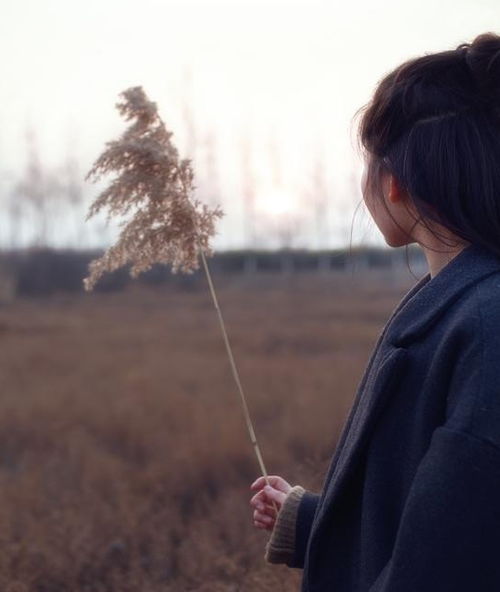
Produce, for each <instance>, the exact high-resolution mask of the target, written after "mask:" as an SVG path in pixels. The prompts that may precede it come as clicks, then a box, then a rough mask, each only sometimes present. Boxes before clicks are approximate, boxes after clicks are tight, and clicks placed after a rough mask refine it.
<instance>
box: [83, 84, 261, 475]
mask: <svg viewBox="0 0 500 592" xmlns="http://www.w3.org/2000/svg"><path fill="white" fill-rule="evenodd" d="M120 96H121V97H122V99H123V100H122V102H120V103H118V104H117V105H116V107H117V109H118V110H119V112H120V114H121V115H122V116H123V117H124V118H125V119H126V120H127V121H129V120H133V123H132V124H131V125H130V127H129V128H128V129H127V130H126V131H125V132H124V133H123V135H122V136H121V138H120V139H118V140H114V141H111V142H108V143H107V144H106V148H105V150H104V152H103V153H102V154H101V155H100V156H99V158H98V159H97V160H96V161H95V163H94V165H93V166H92V168H91V170H90V171H89V173H88V174H87V177H86V179H90V180H92V181H98V180H100V179H101V177H102V176H103V175H107V174H109V173H114V174H115V175H116V177H115V178H114V179H113V180H112V181H111V183H110V185H109V186H108V187H107V188H106V189H104V191H102V193H101V194H100V195H99V196H98V197H97V198H96V200H95V201H94V202H93V203H92V205H91V206H90V210H89V213H88V216H87V219H89V218H91V217H92V216H94V215H96V214H97V213H98V212H100V211H101V210H103V209H107V210H108V220H109V219H111V218H113V217H119V218H120V226H121V232H120V235H119V237H118V240H117V242H116V244H115V245H113V246H111V247H110V248H109V249H108V250H107V251H106V252H105V253H104V255H103V256H102V257H100V258H99V259H96V260H94V261H92V262H91V264H90V266H89V271H90V273H89V276H88V277H87V278H85V280H84V285H85V288H86V290H92V289H93V287H94V286H95V284H96V282H97V281H98V280H99V278H100V277H101V276H102V275H103V274H104V273H106V272H110V271H114V270H116V269H118V268H119V267H122V266H123V265H126V264H130V265H131V268H130V273H131V275H132V276H133V277H136V276H137V275H138V274H139V273H141V272H144V271H147V270H148V269H150V268H151V267H152V266H153V264H155V263H166V264H170V265H171V266H172V271H173V272H174V273H176V272H177V271H179V270H180V271H183V272H185V273H192V272H193V271H194V270H195V269H198V268H199V263H198V254H199V255H200V257H201V260H202V263H203V269H204V271H205V274H206V276H207V280H208V285H209V288H210V293H211V295H212V300H213V304H214V307H215V309H216V311H217V316H218V319H219V324H220V327H221V330H222V335H223V338H224V344H225V346H226V351H227V355H228V358H229V363H230V365H231V370H232V374H233V377H234V380H235V382H236V386H237V389H238V393H239V395H240V399H241V404H242V407H243V414H244V416H245V422H246V425H247V429H248V433H249V435H250V441H251V443H252V446H253V448H254V452H255V455H256V457H257V461H258V463H259V466H260V470H261V472H262V475H263V476H264V478H265V479H266V482H267V483H269V481H268V473H267V470H266V467H265V464H264V460H263V458H262V454H261V451H260V448H259V445H258V443H257V438H256V436H255V430H254V427H253V422H252V419H251V417H250V411H249V409H248V404H247V400H246V397H245V393H244V391H243V387H242V384H241V380H240V377H239V373H238V369H237V366H236V363H235V360H234V356H233V352H232V349H231V345H230V343H229V338H228V335H227V331H226V327H225V323H224V319H223V317H222V312H221V309H220V307H219V303H218V300H217V295H216V292H215V288H214V283H213V280H212V276H211V274H210V271H209V268H208V263H207V258H206V255H211V254H212V250H211V248H210V245H209V240H210V238H211V237H212V236H214V234H215V222H216V220H217V219H218V218H220V217H221V216H222V215H223V212H222V210H221V209H220V208H219V207H216V208H212V209H211V208H209V207H208V206H206V205H204V204H201V203H200V202H199V201H198V200H193V199H192V192H193V190H194V189H195V186H194V185H193V180H194V173H193V170H192V167H191V161H190V160H189V159H183V160H179V155H178V151H177V149H176V147H175V146H174V144H173V143H172V142H171V137H172V135H173V134H172V132H170V131H168V130H167V129H166V127H165V124H164V123H163V121H162V119H161V118H160V116H159V114H158V110H157V107H156V104H155V103H153V102H151V101H149V99H148V98H147V96H146V94H145V93H144V91H143V89H142V87H133V88H129V89H127V90H126V91H124V92H122V93H121V95H120Z"/></svg>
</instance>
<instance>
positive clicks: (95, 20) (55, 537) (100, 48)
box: [0, 0, 500, 592]
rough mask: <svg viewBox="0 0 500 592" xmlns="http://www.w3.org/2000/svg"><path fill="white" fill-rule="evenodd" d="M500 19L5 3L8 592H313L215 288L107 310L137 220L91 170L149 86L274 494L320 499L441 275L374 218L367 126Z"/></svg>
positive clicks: (285, 0) (386, 7) (139, 291)
mask: <svg viewBox="0 0 500 592" xmlns="http://www.w3.org/2000/svg"><path fill="white" fill-rule="evenodd" d="M499 28H500V6H499V5H498V2H497V0H475V1H474V2H473V1H472V0H443V1H441V2H435V1H431V0H421V1H420V2H418V3H416V2H405V3H402V2H397V1H395V0H394V1H393V0H383V1H382V2H379V3H373V2H369V1H367V0H365V1H363V0H359V1H356V2H350V3H346V2H340V1H337V0H307V1H306V0H295V1H293V0H231V1H229V0H228V1H215V0H206V1H202V0H197V1H195V0H182V1H180V0H179V1H175V0H141V1H140V2H139V1H138V0H99V1H98V0H86V1H85V2H80V1H77V0H44V2H37V1H36V0H1V2H0V52H1V55H2V56H3V59H2V60H1V61H0V81H1V83H0V105H1V110H0V348H1V349H0V353H1V359H2V371H1V372H0V381H1V386H2V389H1V393H2V395H1V397H0V590H5V591H6V592H24V591H29V592H31V591H36V592H62V591H66V590H68V591H69V590H71V591H73V590H74V591H92V592H94V591H95V592H101V591H102V592H104V591H106V592H107V591H115V590H116V591H118V590H119V591H121V592H126V591H130V592H137V591H141V592H156V591H160V590H162V591H165V590H166V591H170V590H207V591H208V590H210V591H215V592H217V591H219V590H220V591H233V590H234V591H236V590H248V591H254V590H271V589H272V590H290V589H297V588H298V583H299V580H300V574H299V573H294V572H292V571H290V570H287V569H286V568H282V567H280V566H272V567H271V566H268V565H266V564H265V563H264V561H263V553H264V546H265V542H266V536H265V534H263V533H262V532H256V531H254V529H253V528H252V525H251V512H250V508H249V506H248V499H249V497H250V494H249V490H248V488H249V485H250V483H251V482H252V481H253V479H254V478H256V476H257V475H258V466H257V464H256V462H255V460H254V458H253V453H252V450H251V446H250V444H249V443H248V441H247V435H246V432H245V424H244V420H243V417H242V413H241V411H240V408H239V402H238V399H237V393H236V390H235V387H234V385H233V382H232V377H231V374H230V369H229V365H228V362H227V358H226V354H225V351H224V346H223V342H222V337H221V335H220V331H219V328H218V325H217V319H216V316H215V312H214V310H213V308H212V304H211V301H210V297H209V293H208V290H207V286H206V282H205V279H204V277H203V276H201V275H200V274H198V273H196V274H194V275H192V276H181V275H173V274H171V272H170V271H169V269H167V268H163V267H155V268H153V269H152V270H151V271H150V272H148V273H147V274H145V275H143V276H141V278H139V280H136V281H133V282H132V281H131V280H129V278H128V274H127V270H126V269H125V270H121V271H119V272H116V273H114V274H112V275H109V276H107V277H106V278H104V279H103V280H102V282H101V283H100V284H99V286H98V289H97V290H96V292H95V293H92V294H85V293H83V291H82V278H83V277H84V275H85V274H86V270H87V265H88V263H89V261H90V260H91V259H92V258H93V257H95V256H96V255H97V254H99V253H100V252H101V251H102V249H104V248H106V247H107V246H109V245H111V244H112V243H113V241H114V240H115V238H116V236H117V232H118V228H117V226H116V224H113V223H110V224H106V220H105V219H104V218H103V217H98V218H95V219H92V220H91V221H88V222H85V216H86V212H87V210H88V207H89V204H90V203H91V201H92V200H93V199H94V198H95V197H96V196H97V194H98V192H99V191H100V189H102V188H103V186H104V182H103V183H101V185H91V184H89V183H88V182H86V181H85V174H86V173H87V171H88V170H89V169H90V167H91V166H92V163H93V162H94V160H95V159H96V158H97V156H98V155H99V154H100V153H101V152H102V149H103V147H104V145H105V143H106V142H107V141H109V140H112V139H115V138H117V137H118V136H119V135H120V134H121V133H122V132H123V131H124V129H125V127H126V124H125V123H124V122H123V121H122V120H121V119H120V117H119V114H118V112H117V111H116V109H115V103H116V102H117V100H118V96H119V93H120V92H122V91H123V90H125V89H126V88H128V87H130V86H138V85H141V86H143V88H144V90H145V91H146V93H147V94H148V96H149V97H150V98H151V99H152V100H153V101H155V102H156V103H157V104H158V107H159V110H160V113H161V116H162V118H163V120H164V121H165V123H166V125H167V127H168V128H169V129H170V130H171V131H173V132H174V137H173V140H174V143H175V144H176V146H177V147H178V149H179V152H180V155H181V156H182V157H187V158H190V159H192V161H193V166H194V170H195V174H196V179H195V183H196V186H197V188H196V197H197V198H198V199H200V200H201V201H204V202H205V203H207V204H210V205H216V204H217V205H220V206H221V207H222V209H223V210H224V213H225V216H224V218H223V219H222V220H221V221H220V223H219V225H218V234H217V237H216V239H215V241H214V247H215V251H216V252H215V256H214V257H213V259H212V260H211V261H210V265H211V266H212V269H213V271H214V277H215V281H216V287H217V289H218V290H219V297H220V303H221V307H222V310H223V313H224V315H225V317H226V323H227V325H228V331H229V334H230V339H231V341H232V344H233V347H234V350H235V356H236V358H237V363H238V364H239V367H240V372H241V377H242V381H243V384H244V387H245V390H246V391H247V394H248V397H249V399H250V407H251V410H252V413H253V414H254V419H255V423H256V428H257V435H258V437H259V438H260V440H261V446H262V449H263V453H264V456H265V459H266V461H267V465H268V467H269V469H270V471H271V472H272V473H279V474H282V475H283V476H284V477H285V478H287V479H289V480H290V481H291V482H292V483H301V484H303V485H304V486H305V487H308V488H309V489H315V490H317V491H319V489H320V488H321V482H322V478H323V474H324V471H325V470H326V467H327V465H328V461H329V458H330V456H331V454H332V452H333V450H334V448H335V444H336V441H337V438H338V435H339V431H340V429H341V427H342V425H343V421H344V420H345V417H346V415H347V413H348V411H349V407H350V404H351V401H352V398H353V396H354V392H355V389H356V385H357V383H358V381H359V379H360V377H361V374H362V372H363V368H364V365H365V363H366V361H367V359H368V356H369V353H370V350H371V348H372V347H373V345H374V343H375V340H376V338H377V335H378V333H379V332H380V330H381V328H382V327H383V324H384V322H385V321H386V320H387V317H388V315H389V314H390V312H391V310H392V309H393V307H394V306H395V305H396V304H397V302H398V300H399V299H400V298H401V296H402V295H403V294H404V292H405V291H406V290H407V289H408V288H409V287H410V286H411V285H412V284H413V283H414V282H415V281H416V279H418V278H420V277H421V276H422V275H423V274H424V273H425V272H426V268H425V262H424V260H423V258H422V256H421V253H419V252H418V251H416V250H414V249H408V250H405V249H403V250H400V249H387V248H386V247H385V245H384V242H383V239H382V237H381V235H380V234H379V232H378V230H377V229H376V227H375V226H374V224H373V223H372V222H371V221H370V219H369V216H368V214H367V212H366V211H365V210H364V208H363V206H362V201H361V192H360V179H361V172H362V162H361V156H360V153H359V150H358V147H357V141H356V132H357V129H356V120H355V119H353V118H354V114H355V113H356V111H357V110H358V109H359V108H360V107H362V106H363V105H364V104H365V103H366V102H368V101H369V99H370V97H371V95H372V93H373V90H374V88H375V86H376V84H377V82H378V81H379V80H380V79H381V78H382V77H383V76H384V75H385V74H386V73H387V72H389V71H390V70H391V69H393V68H394V67H396V66H397V65H399V64H400V63H401V62H402V61H404V60H406V59H409V58H412V57H415V56H418V55H422V54H424V53H428V52H434V51H441V50H444V49H450V48H454V47H456V46H457V45H458V44H459V43H462V42H466V41H471V40H472V39H473V38H474V37H475V36H476V35H478V34H480V33H483V32H486V31H495V32H498V30H499Z"/></svg>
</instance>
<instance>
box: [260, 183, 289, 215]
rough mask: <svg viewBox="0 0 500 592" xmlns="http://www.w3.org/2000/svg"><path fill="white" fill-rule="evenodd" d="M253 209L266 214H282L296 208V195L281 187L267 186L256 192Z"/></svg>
mask: <svg viewBox="0 0 500 592" xmlns="http://www.w3.org/2000/svg"><path fill="white" fill-rule="evenodd" d="M255 209H256V210H257V212H258V213H260V214H264V215H267V216H272V217H279V216H283V215H285V214H290V213H292V212H295V211H296V210H297V209H298V204H297V197H296V195H295V194H294V192H292V191H289V190H287V189H285V188H283V187H267V188H265V189H263V190H261V191H259V192H258V193H257V196H256V199H255Z"/></svg>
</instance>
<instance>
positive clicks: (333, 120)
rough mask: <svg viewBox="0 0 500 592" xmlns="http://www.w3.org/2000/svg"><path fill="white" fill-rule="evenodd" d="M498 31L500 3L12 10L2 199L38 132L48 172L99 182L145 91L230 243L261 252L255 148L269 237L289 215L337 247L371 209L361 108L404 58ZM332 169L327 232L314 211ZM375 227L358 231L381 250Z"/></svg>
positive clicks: (302, 239) (108, 2)
mask: <svg viewBox="0 0 500 592" xmlns="http://www.w3.org/2000/svg"><path fill="white" fill-rule="evenodd" d="M485 31H495V32H499V31H500V2H499V0H445V1H439V0H419V1H418V2H401V1H400V0H399V1H396V0H380V2H373V1H351V2H338V1H335V0H303V1H299V0H296V1H290V0H289V1H286V0H281V1H278V0H248V1H245V0H232V1H226V2H223V1H218V2H216V1H211V0H205V1H201V0H198V1H194V0H182V1H174V0H85V1H81V0H43V1H42V0H0V52H1V55H2V59H1V60H0V105H1V106H2V109H1V112H0V179H1V180H2V182H1V184H0V187H3V191H4V192H5V191H7V190H8V187H9V183H10V182H11V181H10V179H13V178H15V177H16V175H18V174H20V173H21V172H22V169H23V167H24V166H25V162H26V154H25V146H26V144H25V135H26V129H27V127H28V126H31V127H32V128H33V129H34V130H35V132H36V138H37V146H38V149H39V152H40V154H41V158H42V161H43V163H44V164H45V165H46V166H47V167H58V166H60V165H61V164H62V163H63V162H64V160H65V159H66V158H67V157H68V155H70V156H73V157H75V158H77V160H78V161H79V163H80V166H81V170H82V175H83V174H84V173H85V172H86V171H87V170H88V169H89V168H90V165H91V164H92V162H93V160H94V159H95V158H96V157H97V156H98V154H99V153H100V152H101V150H102V148H103V145H104V142H106V141H107V140H111V139H113V138H115V137H116V136H117V135H118V134H119V133H121V131H123V129H124V126H125V124H124V123H123V122H122V121H121V120H120V118H119V116H118V114H117V112H116V111H115V109H114V104H115V103H116V101H117V98H118V94H119V93H120V92H121V91H123V90H125V89H126V88H128V87H129V86H136V85H142V86H143V87H144V89H145V90H146V92H147V93H148V95H149V97H150V98H151V99H152V100H154V101H156V102H157V103H158V106H159V108H160V111H161V115H162V117H163V119H164V121H165V122H166V124H167V126H168V127H169V128H170V129H171V130H172V131H173V132H174V141H175V142H176V144H177V146H178V148H179V150H180V152H181V155H182V156H187V157H190V158H193V160H194V164H195V173H196V175H197V180H198V185H200V186H201V185H203V188H204V197H207V196H208V197H211V196H213V195H217V196H218V197H219V198H220V202H221V205H222V207H223V209H224V210H225V212H226V216H225V218H224V220H223V221H222V222H221V223H220V225H219V236H218V237H217V241H216V246H218V247H230V248H233V247H239V246H242V245H244V244H245V243H246V242H247V241H248V232H249V231H248V228H247V226H246V225H245V223H244V221H243V199H242V195H243V193H244V179H245V174H244V173H242V162H243V150H244V148H243V147H244V146H245V145H246V146H247V149H248V150H249V153H250V154H251V158H250V161H249V164H248V167H247V173H246V175H247V178H248V175H249V174H250V173H249V172H248V171H251V174H252V175H253V176H254V177H255V201H256V205H255V208H256V210H257V211H258V214H259V218H258V219H257V222H256V225H257V227H258V228H257V229H256V232H257V234H259V235H260V236H261V237H262V236H265V235H266V233H268V234H269V235H271V234H273V232H274V231H275V229H276V227H277V226H278V225H279V224H281V223H282V220H284V219H285V220H290V221H291V222H292V228H293V229H294V230H293V232H294V238H293V241H292V242H293V244H295V245H296V246H310V247H315V246H320V245H321V244H322V245H323V246H335V245H338V244H340V243H341V242H345V238H346V228H347V227H348V226H349V224H350V221H351V218H352V213H353V211H354V208H355V207H356V205H357V203H358V201H359V199H360V195H359V187H358V185H359V183H358V181H357V179H358V177H359V172H360V170H359V167H360V163H359V157H358V155H357V154H356V151H355V145H354V140H353V138H354V132H353V131H352V130H351V128H350V126H351V118H352V116H353V115H354V113H355V111H356V110H357V109H358V108H359V107H360V106H361V105H363V104H364V103H365V102H367V101H368V99H369V98H370V95H371V93H372V92H373V89H374V87H375V84H376V82H377V81H378V80H379V79H380V78H381V77H382V76H383V75H384V74H385V73H386V72H388V71H389V70H391V69H392V68H394V67H395V66H397V65H398V64H399V63H401V62H402V61H404V60H406V59H408V58H410V57H414V56H417V55H422V54H423V53H428V52H434V51H441V50H444V49H450V48H453V47H455V46H456V45H458V44H459V43H461V42H464V41H470V40H472V39H473V38H474V37H475V36H476V35H478V34H480V33H482V32H485ZM186 105H187V110H186ZM190 126H191V127H192V129H193V130H194V133H193V132H191V133H190V132H189V128H190ZM210 146H211V148H210ZM211 154H212V155H215V156H214V159H215V160H214V161H213V162H212V164H210V162H209V159H210V155H211ZM318 161H321V162H322V163H323V165H324V169H325V173H324V174H325V179H324V185H325V195H326V197H327V209H326V210H325V213H324V214H323V215H322V218H323V221H322V222H317V221H316V222H315V221H314V220H315V212H316V213H317V212H318V210H314V208H313V207H311V201H310V199H311V198H310V197H309V202H308V201H307V200H308V194H310V191H311V187H312V184H311V179H312V178H313V175H314V170H315V167H316V166H317V162H318ZM96 191H97V188H94V187H93V186H89V187H88V189H87V192H88V199H90V198H91V197H92V196H93V195H95V193H96ZM0 211H1V205H0ZM316 217H317V216H316ZM363 218H364V216H363V215H360V216H357V218H356V222H355V228H356V232H357V233H358V234H359V233H360V234H359V236H360V237H361V238H362V239H363V240H366V241H370V242H373V241H375V242H377V241H380V237H379V235H378V231H377V230H376V228H374V227H372V226H370V225H368V227H367V224H366V222H367V220H363ZM318 224H323V226H321V229H322V230H321V232H322V237H323V238H321V237H319V236H318V228H320V226H318ZM60 233H61V234H60V238H61V242H64V238H63V236H64V231H63V229H61V231H60ZM88 240H89V242H92V238H91V237H90V238H89V239H88ZM0 242H1V241H0Z"/></svg>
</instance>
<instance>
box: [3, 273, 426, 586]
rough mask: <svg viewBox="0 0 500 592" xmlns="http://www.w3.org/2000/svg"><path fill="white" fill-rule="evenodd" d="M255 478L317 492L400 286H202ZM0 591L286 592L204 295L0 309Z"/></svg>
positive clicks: (162, 294) (176, 290) (227, 280)
mask: <svg viewBox="0 0 500 592" xmlns="http://www.w3.org/2000/svg"><path fill="white" fill-rule="evenodd" d="M215 280H216V285H217V287H218V289H219V298H220V303H221V307H222V310H223V312H224V315H225V319H226V323H227V326H228V331H229V335H230V339H231V342H232V344H233V347H234V353H235V356H236V360H237V363H238V365H239V369H240V374H241V378H242V382H243V385H244V387H245V390H246V392H247V395H248V397H249V400H250V407H251V410H252V413H253V416H254V420H255V423H256V429H257V435H258V437H259V439H260V444H261V447H262V451H263V454H264V457H265V460H266V462H267V465H268V468H269V470H270V472H272V473H279V474H282V475H283V476H284V477H286V478H287V479H288V480H289V481H291V482H292V483H294V484H295V483H300V484H302V485H304V486H305V487H307V488H309V489H313V490H318V489H319V488H320V487H321V480H322V476H323V473H324V471H325V469H326V466H327V463H328V460H329V457H330V455H331V453H332V452H333V449H334V446H335V443H336V440H337V438H338V435H339V430H340V429H341V427H342V423H343V421H344V419H345V417H346V414H347V412H348V410H349V406H350V404H351V401H352V397H353V395H354V391H355V388H356V384H357V382H358V380H359V379H360V376H361V373H362V371H363V368H364V365H365V363H366V361H367V358H368V356H369V353H370V349H371V347H372V346H373V344H374V342H375V340H376V337H377V335H378V333H379V331H380V329H381V328H382V326H383V324H384V322H385V320H386V319H387V317H388V315H389V314H390V311H391V310H392V308H393V307H394V306H395V304H396V303H397V301H398V300H399V298H400V297H401V295H402V294H403V293H404V292H405V291H406V290H407V289H408V287H409V286H410V285H411V284H412V283H414V281H415V280H414V279H413V278H412V277H411V276H410V275H409V274H405V275H404V276H403V277H401V278H399V279H397V280H396V279H395V278H391V277H388V276H382V275H380V274H379V275H377V274H375V273H370V274H368V275H354V276H351V275H349V274H346V275H341V274H339V275H335V274H332V275H319V274H317V275H306V274H304V275H297V276H285V275H283V276H272V275H269V276H266V275H264V274H261V275H254V276H247V277H244V276H232V277H216V278H215ZM0 348H1V362H2V369H1V372H0V380H1V390H0V392H1V397H0V590H1V591H2V592H32V591H33V592H35V591H36V592H63V591H71V592H73V591H75V592H83V591H86V592H110V591H119V592H139V591H140V592H160V591H162V592H166V591H184V590H192V591H211V592H229V591H237V590H240V591H249V592H252V591H257V590H258V591H263V590H273V591H280V590H283V591H285V590H286V591H288V590H294V589H297V587H298V583H299V581H300V573H297V572H294V571H292V570H288V569H287V568H285V567H281V566H269V565H267V564H265V562H264V561H263V553H264V546H265V542H266V540H267V535H266V534H265V533H263V532H261V531H256V530H255V529H254V528H253V526H252V523H251V511H250V507H249V505H248V501H249V498H250V492H249V485H250V483H251V482H252V481H253V480H254V479H255V478H256V477H257V476H258V466H257V463H256V461H255V460H254V457H253V452H252V449H251V446H250V444H249V442H248V438H247V434H246V428H245V424H244V419H243V415H242V412H241V409H240V404H239V400H238V395H237V392H236V390H235V386H234V384H233V379H232V376H231V373H230V368H229V363H228V361H227V358H226V354H225V350H224V345H223V341H222V337H221V334H220V330H219V327H218V325H217V319H216V315H215V311H214V309H213V308H212V304H211V301H210V297H209V293H208V290H207V289H206V285H205V284H204V282H203V281H202V280H200V282H199V285H198V286H197V285H195V286H193V287H191V288H190V289H186V288H182V287H179V286H177V287H174V286H171V287H162V288H158V289H149V288H145V287H140V286H138V285H134V286H132V287H131V288H129V289H128V290H127V291H126V292H123V293H115V294H91V295H84V294H81V295H77V296H71V297H68V296H63V295H61V296H55V297H51V298H50V299H45V300H42V299H37V300H18V301H15V302H13V303H12V304H9V305H4V306H3V308H0Z"/></svg>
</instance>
